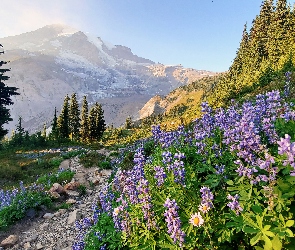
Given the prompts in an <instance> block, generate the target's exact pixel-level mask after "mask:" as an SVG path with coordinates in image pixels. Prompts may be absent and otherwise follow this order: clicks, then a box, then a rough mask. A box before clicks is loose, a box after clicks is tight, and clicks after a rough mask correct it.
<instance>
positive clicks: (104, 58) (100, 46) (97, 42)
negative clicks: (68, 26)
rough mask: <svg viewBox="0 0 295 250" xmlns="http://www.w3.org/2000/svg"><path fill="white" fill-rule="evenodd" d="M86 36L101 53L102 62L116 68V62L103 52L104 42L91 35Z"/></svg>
mask: <svg viewBox="0 0 295 250" xmlns="http://www.w3.org/2000/svg"><path fill="white" fill-rule="evenodd" d="M85 35H86V36H87V39H88V41H89V42H90V43H92V44H93V45H94V46H96V47H97V49H98V50H99V52H100V53H101V59H102V61H103V62H104V63H108V64H109V65H110V66H111V67H114V66H115V65H116V60H115V59H114V58H113V57H111V56H110V55H109V54H107V53H106V52H105V51H104V50H103V44H104V43H103V41H102V40H101V39H99V38H98V37H95V36H92V35H90V34H85Z"/></svg>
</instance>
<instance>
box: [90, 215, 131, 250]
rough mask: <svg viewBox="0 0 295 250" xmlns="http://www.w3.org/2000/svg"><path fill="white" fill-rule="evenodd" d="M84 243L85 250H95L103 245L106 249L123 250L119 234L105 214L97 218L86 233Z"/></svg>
mask: <svg viewBox="0 0 295 250" xmlns="http://www.w3.org/2000/svg"><path fill="white" fill-rule="evenodd" d="M97 232H98V233H99V235H97ZM85 242H86V247H85V250H96V249H100V247H102V246H105V245H107V249H113V250H115V249H125V248H123V246H122V242H121V233H119V232H117V231H116V229H115V228H114V222H113V220H112V218H111V217H110V216H108V215H107V214H106V213H102V214H101V215H100V216H99V217H98V221H97V223H96V224H95V225H94V226H92V227H91V229H90V230H89V232H88V233H87V235H86V237H85Z"/></svg>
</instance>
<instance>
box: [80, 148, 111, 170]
mask: <svg viewBox="0 0 295 250" xmlns="http://www.w3.org/2000/svg"><path fill="white" fill-rule="evenodd" d="M79 159H80V163H81V164H82V165H83V166H84V167H86V168H87V167H99V168H101V169H110V168H111V164H110V159H109V158H108V157H106V156H105V155H104V154H100V153H98V152H96V151H94V150H91V151H89V152H87V153H86V152H85V153H83V154H81V155H80V156H79Z"/></svg>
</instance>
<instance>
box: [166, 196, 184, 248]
mask: <svg viewBox="0 0 295 250" xmlns="http://www.w3.org/2000/svg"><path fill="white" fill-rule="evenodd" d="M164 207H166V208H167V209H166V211H165V213H164V216H165V221H166V222H167V228H168V231H167V232H168V234H169V235H170V237H171V238H172V239H173V241H174V243H176V242H179V246H180V247H181V246H182V244H183V242H184V237H185V233H184V232H183V231H182V230H181V221H180V218H179V216H178V212H177V210H178V209H179V207H178V206H177V203H176V201H175V200H170V199H169V198H167V199H166V202H165V204H164Z"/></svg>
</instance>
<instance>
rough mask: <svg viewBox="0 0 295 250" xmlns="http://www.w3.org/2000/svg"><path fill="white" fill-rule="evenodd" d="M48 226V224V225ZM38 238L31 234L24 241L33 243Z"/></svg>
mask: <svg viewBox="0 0 295 250" xmlns="http://www.w3.org/2000/svg"><path fill="white" fill-rule="evenodd" d="M47 224H48V223H47ZM48 225H49V224H48ZM37 238H38V235H37V234H33V235H32V236H31V237H29V238H28V239H27V240H26V241H27V242H32V241H35V240H36V239H37Z"/></svg>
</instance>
